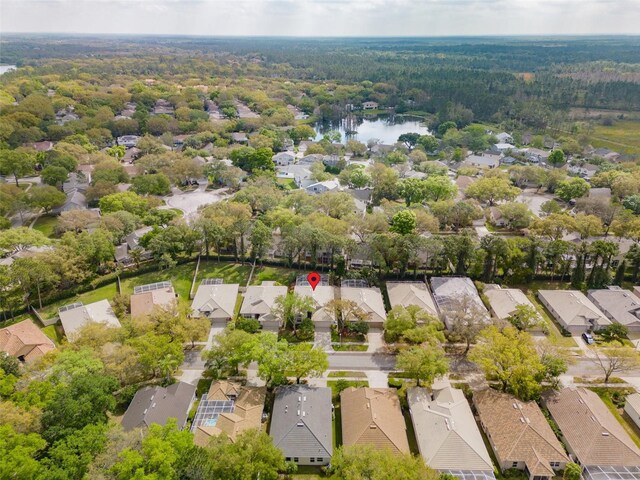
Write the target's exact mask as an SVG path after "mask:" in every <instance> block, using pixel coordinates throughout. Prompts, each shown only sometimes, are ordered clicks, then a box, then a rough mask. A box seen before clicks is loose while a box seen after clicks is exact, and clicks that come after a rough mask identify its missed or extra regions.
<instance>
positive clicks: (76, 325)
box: [58, 300, 120, 342]
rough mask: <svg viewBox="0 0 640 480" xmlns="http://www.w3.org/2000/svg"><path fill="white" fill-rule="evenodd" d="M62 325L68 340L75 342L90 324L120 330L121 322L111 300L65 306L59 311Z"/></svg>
mask: <svg viewBox="0 0 640 480" xmlns="http://www.w3.org/2000/svg"><path fill="white" fill-rule="evenodd" d="M58 316H59V317H60V323H62V329H63V330H64V334H65V335H66V336H67V339H68V340H69V341H70V342H73V341H74V340H76V339H77V337H78V335H79V334H80V331H81V330H82V328H83V327H85V326H86V325H88V324H90V323H102V324H104V325H106V326H108V327H112V328H120V321H119V320H118V317H116V314H115V313H114V312H113V309H112V308H111V305H110V304H109V300H99V301H97V302H93V303H90V304H88V305H83V304H82V302H77V303H72V304H71V305H65V306H64V307H61V308H60V309H59V310H58Z"/></svg>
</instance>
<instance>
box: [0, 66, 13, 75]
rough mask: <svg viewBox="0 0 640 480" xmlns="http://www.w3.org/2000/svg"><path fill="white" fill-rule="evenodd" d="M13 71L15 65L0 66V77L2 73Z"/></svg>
mask: <svg viewBox="0 0 640 480" xmlns="http://www.w3.org/2000/svg"><path fill="white" fill-rule="evenodd" d="M15 69H16V66H15V65H0V75H2V74H3V73H7V72H10V71H11V70H15Z"/></svg>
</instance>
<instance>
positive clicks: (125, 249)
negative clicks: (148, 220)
mask: <svg viewBox="0 0 640 480" xmlns="http://www.w3.org/2000/svg"><path fill="white" fill-rule="evenodd" d="M151 230H152V227H143V228H139V229H137V230H135V231H133V232H131V233H130V234H129V235H127V236H126V237H124V242H123V243H121V244H120V245H118V246H117V247H116V253H115V259H116V262H118V263H120V264H123V265H131V264H132V263H134V262H133V258H132V257H131V251H132V250H135V249H139V250H140V251H141V255H140V260H147V259H149V258H151V253H150V252H147V251H146V250H144V249H143V248H142V247H141V246H140V239H141V238H142V236H143V235H144V234H146V233H148V232H150V231H151Z"/></svg>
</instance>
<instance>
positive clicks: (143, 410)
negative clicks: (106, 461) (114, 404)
mask: <svg viewBox="0 0 640 480" xmlns="http://www.w3.org/2000/svg"><path fill="white" fill-rule="evenodd" d="M195 400H196V387H195V385H191V384H189V383H185V382H178V383H174V384H173V385H170V386H168V387H166V388H165V387H158V386H156V387H144V388H142V389H140V390H138V391H137V392H136V394H135V396H134V397H133V400H131V403H130V404H129V408H127V411H126V412H125V413H124V416H123V417H122V428H123V429H124V430H125V431H129V430H133V429H134V428H141V427H142V428H144V427H149V426H151V425H152V424H154V423H156V424H158V425H166V423H167V421H168V420H169V419H170V418H175V419H176V421H177V424H178V428H179V429H180V430H182V429H183V428H184V427H185V425H186V423H187V417H188V416H189V410H191V406H192V405H193V402H195Z"/></svg>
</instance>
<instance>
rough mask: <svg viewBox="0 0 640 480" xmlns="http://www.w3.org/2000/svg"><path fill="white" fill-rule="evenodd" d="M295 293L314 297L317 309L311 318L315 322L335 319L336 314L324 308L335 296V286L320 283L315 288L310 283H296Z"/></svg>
mask: <svg viewBox="0 0 640 480" xmlns="http://www.w3.org/2000/svg"><path fill="white" fill-rule="evenodd" d="M293 293H297V294H298V295H300V296H302V297H310V298H311V299H313V303H314V306H315V308H316V311H315V312H314V313H313V315H312V317H311V319H312V320H313V321H314V322H322V321H331V322H333V321H335V315H334V314H333V313H332V312H328V311H327V310H325V309H324V308H323V307H324V306H325V305H326V304H328V303H329V302H330V301H331V300H333V299H334V298H335V287H331V286H329V285H318V286H317V287H316V289H315V290H313V289H312V288H311V287H310V286H309V285H296V286H295V288H294V289H293Z"/></svg>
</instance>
